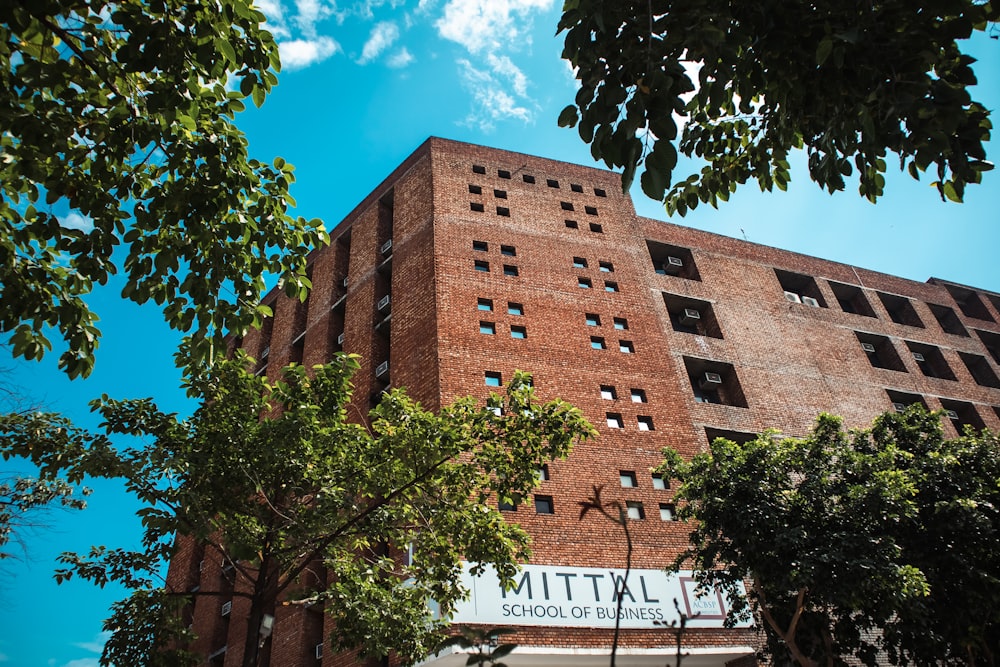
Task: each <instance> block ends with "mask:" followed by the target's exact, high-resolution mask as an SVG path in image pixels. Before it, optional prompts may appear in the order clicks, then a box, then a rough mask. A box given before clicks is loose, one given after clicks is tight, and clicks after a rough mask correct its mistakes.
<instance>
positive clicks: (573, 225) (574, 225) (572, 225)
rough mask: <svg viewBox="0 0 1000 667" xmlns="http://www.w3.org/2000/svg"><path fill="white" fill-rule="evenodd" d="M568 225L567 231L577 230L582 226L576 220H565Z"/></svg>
mask: <svg viewBox="0 0 1000 667" xmlns="http://www.w3.org/2000/svg"><path fill="white" fill-rule="evenodd" d="M563 222H564V223H565V225H566V229H577V228H579V227H580V225H578V224H577V222H576V220H565V221H563Z"/></svg>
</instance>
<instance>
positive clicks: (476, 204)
mask: <svg viewBox="0 0 1000 667" xmlns="http://www.w3.org/2000/svg"><path fill="white" fill-rule="evenodd" d="M469 208H471V209H472V210H473V211H475V212H476V213H482V212H483V211H485V210H486V208H485V207H483V205H482V204H481V203H479V202H477V201H474V202H471V203H470V204H469Z"/></svg>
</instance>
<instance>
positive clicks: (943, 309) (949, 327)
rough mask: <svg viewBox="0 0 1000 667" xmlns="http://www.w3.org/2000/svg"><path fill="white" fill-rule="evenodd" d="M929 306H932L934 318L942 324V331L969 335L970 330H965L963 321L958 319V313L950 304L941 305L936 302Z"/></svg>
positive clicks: (957, 334)
mask: <svg viewBox="0 0 1000 667" xmlns="http://www.w3.org/2000/svg"><path fill="white" fill-rule="evenodd" d="M927 307H928V308H930V310H931V314H932V315H934V319H936V320H937V321H938V324H939V325H940V326H941V331H943V332H945V333H950V334H952V335H955V336H964V337H966V338H968V337H969V332H968V331H966V330H965V327H964V326H963V325H962V321H961V320H960V319H958V315H957V314H955V311H954V310H952V309H951V308H949V307H948V306H940V305H938V304H936V303H929V304H927Z"/></svg>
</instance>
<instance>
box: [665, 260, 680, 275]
mask: <svg viewBox="0 0 1000 667" xmlns="http://www.w3.org/2000/svg"><path fill="white" fill-rule="evenodd" d="M683 268H684V260H682V259H681V258H680V257H667V258H666V259H665V260H663V272H664V273H666V274H668V275H671V276H676V275H677V274H678V273H680V272H681V269H683Z"/></svg>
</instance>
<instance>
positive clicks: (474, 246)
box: [472, 241, 490, 252]
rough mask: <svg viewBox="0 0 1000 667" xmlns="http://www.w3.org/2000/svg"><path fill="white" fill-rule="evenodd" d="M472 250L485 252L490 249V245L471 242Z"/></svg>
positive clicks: (484, 242)
mask: <svg viewBox="0 0 1000 667" xmlns="http://www.w3.org/2000/svg"><path fill="white" fill-rule="evenodd" d="M472 249H473V250H475V251H477V252H486V251H487V250H489V249H490V244H489V243H487V242H486V241H473V242H472Z"/></svg>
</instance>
